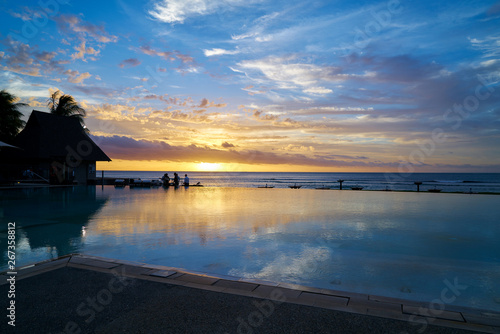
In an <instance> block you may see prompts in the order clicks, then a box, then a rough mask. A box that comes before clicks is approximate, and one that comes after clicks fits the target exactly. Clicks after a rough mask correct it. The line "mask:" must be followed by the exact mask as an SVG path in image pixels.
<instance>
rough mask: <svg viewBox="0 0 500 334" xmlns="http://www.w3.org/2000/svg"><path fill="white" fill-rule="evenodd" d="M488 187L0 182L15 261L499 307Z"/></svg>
mask: <svg viewBox="0 0 500 334" xmlns="http://www.w3.org/2000/svg"><path fill="white" fill-rule="evenodd" d="M498 217H500V196H494V195H464V194H431V193H400V192H366V191H361V192H356V191H351V190H343V191H339V190H308V189H299V190H293V189H252V188H193V187H192V188H188V189H185V188H179V189H173V188H170V189H163V188H153V189H130V188H128V187H127V188H121V189H119V188H116V189H115V188H114V187H112V186H104V187H101V186H98V187H73V188H51V189H48V188H45V189H31V190H2V191H0V220H1V228H0V232H2V238H1V239H0V241H1V242H0V244H1V249H2V254H3V260H4V261H3V263H2V268H1V269H2V270H5V269H6V267H7V242H6V241H7V239H6V236H7V234H6V231H7V223H8V222H15V223H16V227H17V234H16V235H17V260H18V263H17V264H18V265H24V264H28V263H32V262H35V261H40V260H45V259H49V258H55V257H57V256H61V255H64V254H69V253H84V254H89V255H98V256H104V257H110V258H117V259H124V260H132V261H140V262H146V263H151V264H161V265H166V266H171V267H178V268H184V269H187V270H193V271H203V272H207V273H214V274H225V275H232V276H238V277H244V278H259V279H265V280H270V281H276V282H291V283H297V284H301V285H308V286H314V287H322V288H328V289H334V290H343V291H351V292H360V293H369V294H374V295H383V296H391V297H397V298H404V299H411V300H421V301H431V300H434V299H439V298H440V296H441V292H442V291H443V289H445V288H447V287H449V285H450V284H455V285H457V284H458V286H460V289H459V292H458V293H457V294H456V299H454V301H453V304H454V305H462V306H470V307H476V308H482V309H489V310H494V311H500V242H498V240H499V237H500V224H499V222H498Z"/></svg>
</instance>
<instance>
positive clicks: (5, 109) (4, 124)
mask: <svg viewBox="0 0 500 334" xmlns="http://www.w3.org/2000/svg"><path fill="white" fill-rule="evenodd" d="M16 100H17V97H16V96H14V95H12V94H10V93H8V92H7V91H6V90H2V91H0V141H4V142H7V143H8V142H12V140H13V139H14V137H15V136H16V135H17V134H18V133H19V131H20V130H21V129H22V128H23V127H24V124H25V122H24V121H23V120H22V119H21V117H22V116H23V114H22V113H21V112H20V111H19V107H21V106H25V105H26V104H25V103H15V102H16Z"/></svg>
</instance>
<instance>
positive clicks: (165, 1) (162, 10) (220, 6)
mask: <svg viewBox="0 0 500 334" xmlns="http://www.w3.org/2000/svg"><path fill="white" fill-rule="evenodd" d="M252 2H256V1H252V0H247V1H244V0H160V1H156V3H155V4H154V5H153V9H151V10H149V15H151V17H153V18H154V19H156V20H159V21H161V22H166V23H184V20H186V19H188V18H191V17H197V16H202V15H208V14H212V13H215V12H218V11H222V10H225V9H227V8H231V7H240V6H247V5H248V4H249V3H252Z"/></svg>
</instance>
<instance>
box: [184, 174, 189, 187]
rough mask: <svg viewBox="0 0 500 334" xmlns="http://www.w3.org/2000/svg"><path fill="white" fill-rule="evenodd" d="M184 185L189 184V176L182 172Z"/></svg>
mask: <svg viewBox="0 0 500 334" xmlns="http://www.w3.org/2000/svg"><path fill="white" fill-rule="evenodd" d="M184 186H189V177H188V175H187V174H184Z"/></svg>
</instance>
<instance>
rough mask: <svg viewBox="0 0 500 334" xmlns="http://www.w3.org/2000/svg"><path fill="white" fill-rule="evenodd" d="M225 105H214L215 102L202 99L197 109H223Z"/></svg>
mask: <svg viewBox="0 0 500 334" xmlns="http://www.w3.org/2000/svg"><path fill="white" fill-rule="evenodd" d="M226 106H227V103H215V102H210V101H209V100H208V99H206V98H204V99H202V100H201V102H200V104H199V105H198V107H199V108H214V107H215V108H223V107H226Z"/></svg>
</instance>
